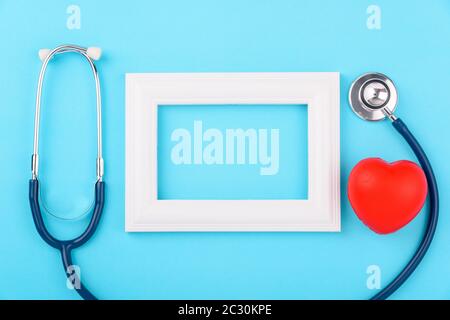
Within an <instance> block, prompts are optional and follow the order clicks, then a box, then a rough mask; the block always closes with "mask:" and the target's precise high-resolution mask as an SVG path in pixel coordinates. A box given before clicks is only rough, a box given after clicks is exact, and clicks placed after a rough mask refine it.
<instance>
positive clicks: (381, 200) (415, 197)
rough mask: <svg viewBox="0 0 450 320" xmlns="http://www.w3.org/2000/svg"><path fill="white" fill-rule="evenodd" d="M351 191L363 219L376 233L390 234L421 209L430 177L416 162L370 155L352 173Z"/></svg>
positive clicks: (354, 207) (350, 179)
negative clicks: (394, 160) (427, 176)
mask: <svg viewBox="0 0 450 320" xmlns="http://www.w3.org/2000/svg"><path fill="white" fill-rule="evenodd" d="M347 192H348V199H349V200H350V204H351V206H352V208H353V210H354V211H355V213H356V215H357V216H358V217H359V219H360V220H361V221H362V222H363V223H364V224H365V225H367V226H368V227H369V228H370V229H372V230H373V231H375V232H376V233H379V234H388V233H392V232H395V231H397V230H399V229H400V228H402V227H404V226H405V225H407V224H408V223H409V222H410V221H411V220H413V219H414V218H415V217H416V215H417V214H418V213H419V212H420V210H421V209H422V207H423V205H424V203H425V199H426V196H427V180H426V177H425V174H424V172H423V170H422V168H421V167H420V166H418V165H417V164H415V163H414V162H411V161H407V160H400V161H396V162H393V163H388V162H386V161H384V160H383V159H380V158H367V159H364V160H362V161H360V162H359V163H358V164H357V165H356V166H355V167H354V168H353V170H352V172H351V173H350V177H349V181H348V190H347Z"/></svg>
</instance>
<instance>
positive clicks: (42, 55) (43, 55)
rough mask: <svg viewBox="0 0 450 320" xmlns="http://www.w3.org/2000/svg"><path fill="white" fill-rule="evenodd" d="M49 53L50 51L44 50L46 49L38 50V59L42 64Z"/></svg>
mask: <svg viewBox="0 0 450 320" xmlns="http://www.w3.org/2000/svg"><path fill="white" fill-rule="evenodd" d="M50 51H51V50H50V49H46V48H44V49H40V50H39V59H41V61H42V62H43V61H44V60H45V59H46V58H47V57H48V55H49V54H50Z"/></svg>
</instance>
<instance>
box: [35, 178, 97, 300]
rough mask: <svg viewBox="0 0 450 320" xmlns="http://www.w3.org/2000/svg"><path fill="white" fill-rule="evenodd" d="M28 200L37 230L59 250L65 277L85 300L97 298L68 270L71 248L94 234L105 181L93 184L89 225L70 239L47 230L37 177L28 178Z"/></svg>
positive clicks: (74, 247)
mask: <svg viewBox="0 0 450 320" xmlns="http://www.w3.org/2000/svg"><path fill="white" fill-rule="evenodd" d="M29 200H30V207H31V213H32V214H33V221H34V224H35V226H36V230H37V232H38V233H39V235H40V236H41V238H42V239H43V240H44V241H45V242H46V243H48V244H49V245H50V246H52V247H53V248H55V249H58V250H59V251H60V252H61V258H62V262H63V266H64V271H65V272H66V276H67V278H68V279H69V280H70V281H71V282H72V284H73V285H74V288H75V290H76V291H77V293H78V294H79V295H80V297H81V298H83V299H85V300H97V298H96V297H95V296H94V295H93V294H92V293H91V292H90V291H89V290H88V289H87V288H86V286H85V285H84V284H83V282H82V281H81V279H79V278H78V275H77V274H76V273H71V272H70V270H71V268H70V267H71V266H73V263H72V250H73V249H76V248H78V247H80V246H82V245H83V244H85V243H86V242H87V241H88V240H89V239H90V238H91V237H92V236H93V235H94V233H95V230H96V229H97V227H98V224H99V222H100V218H101V215H102V212H103V206H104V203H105V183H104V182H102V181H98V182H97V183H96V184H95V206H94V211H93V212H92V216H91V220H90V222H89V225H88V226H87V228H86V230H85V231H84V232H83V233H82V234H81V235H80V236H78V237H77V238H74V239H72V240H58V239H56V238H55V237H53V236H52V235H51V234H50V232H48V230H47V227H46V226H45V223H44V219H43V218H42V212H41V208H40V205H39V181H38V180H37V179H31V180H30V189H29Z"/></svg>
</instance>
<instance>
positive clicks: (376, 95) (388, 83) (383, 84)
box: [349, 73, 439, 300]
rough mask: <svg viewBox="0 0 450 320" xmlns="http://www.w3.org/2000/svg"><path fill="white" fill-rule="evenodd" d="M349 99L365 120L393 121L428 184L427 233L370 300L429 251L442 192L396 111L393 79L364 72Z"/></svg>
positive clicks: (388, 291)
mask: <svg viewBox="0 0 450 320" xmlns="http://www.w3.org/2000/svg"><path fill="white" fill-rule="evenodd" d="M349 100H350V106H351V107H352V109H353V111H354V112H355V113H356V114H357V115H358V116H359V117H361V118H362V119H364V120H369V121H377V120H382V119H384V118H386V117H387V118H389V120H391V121H392V125H393V126H394V128H395V129H396V130H397V132H398V133H400V135H401V136H402V137H403V138H404V139H405V141H406V142H407V143H408V145H409V146H410V147H411V149H412V151H413V152H414V154H415V156H416V157H417V160H418V161H419V163H420V165H421V167H422V170H423V171H424V173H425V176H426V179H427V184H428V197H429V215H428V221H427V226H426V230H425V234H424V236H423V238H422V241H421V242H420V244H419V247H418V248H417V250H416V252H415V253H414V255H413V256H412V258H411V259H410V260H409V262H408V263H407V264H406V266H405V267H404V268H403V270H402V271H401V272H400V273H399V274H398V275H397V276H396V277H395V278H394V280H392V281H391V282H390V283H389V284H388V285H387V286H386V287H384V288H383V289H382V290H381V291H380V292H378V293H377V294H376V295H375V296H373V297H372V298H371V300H384V299H387V298H388V297H389V296H390V295H392V294H393V293H394V292H395V291H396V290H397V289H398V288H400V286H401V285H402V284H403V283H404V282H405V281H406V280H407V279H408V278H409V277H410V276H411V274H412V273H413V272H414V270H415V269H416V268H417V266H418V265H419V264H420V262H421V261H422V259H423V257H424V256H425V254H426V253H427V251H428V249H429V247H430V245H431V242H432V240H433V237H434V234H435V232H436V226H437V222H438V217H439V192H438V187H437V182H436V177H435V176H434V173H433V168H432V167H431V164H430V161H429V160H428V157H427V156H426V154H425V152H424V151H423V149H422V147H421V146H420V144H419V142H418V141H417V139H416V138H415V137H414V135H413V134H412V133H411V131H409V129H408V127H407V126H406V124H405V123H404V122H403V121H402V120H401V119H399V118H397V117H396V116H395V115H394V113H393V112H394V109H395V107H396V105H397V90H396V88H395V86H394V83H393V82H392V80H390V79H389V78H388V77H386V76H385V75H383V74H380V73H368V74H364V75H362V76H361V77H359V78H358V79H356V80H355V82H353V84H352V86H351V88H350V93H349Z"/></svg>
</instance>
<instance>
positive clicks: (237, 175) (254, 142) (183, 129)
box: [157, 104, 308, 200]
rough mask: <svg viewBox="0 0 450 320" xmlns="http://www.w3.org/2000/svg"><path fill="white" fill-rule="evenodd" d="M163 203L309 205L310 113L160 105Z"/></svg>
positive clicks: (299, 108) (290, 108) (293, 108)
mask: <svg viewBox="0 0 450 320" xmlns="http://www.w3.org/2000/svg"><path fill="white" fill-rule="evenodd" d="M157 132H158V138H157V143H158V147H157V153H158V157H157V162H158V163H157V168H158V169H157V185H158V191H157V196H158V199H159V200H289V199H295V200H305V199H308V108H307V105H290V104H289V105H159V106H158V131H157Z"/></svg>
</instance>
